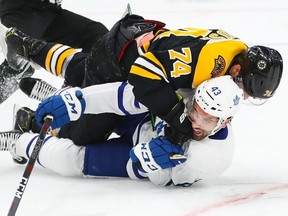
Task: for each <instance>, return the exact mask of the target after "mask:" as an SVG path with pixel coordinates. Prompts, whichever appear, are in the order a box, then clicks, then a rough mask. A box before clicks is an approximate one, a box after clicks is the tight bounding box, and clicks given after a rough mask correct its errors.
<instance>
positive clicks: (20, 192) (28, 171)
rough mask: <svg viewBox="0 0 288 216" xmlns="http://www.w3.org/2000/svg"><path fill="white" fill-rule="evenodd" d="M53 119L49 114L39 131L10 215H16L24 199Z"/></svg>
mask: <svg viewBox="0 0 288 216" xmlns="http://www.w3.org/2000/svg"><path fill="white" fill-rule="evenodd" d="M52 120H53V116H50V115H48V116H47V117H46V119H45V122H44V124H43V126H42V128H41V131H40V133H39V137H38V139H37V141H36V144H35V146H34V149H33V151H32V154H31V156H30V158H29V160H28V163H27V166H26V169H25V171H24V173H23V175H22V179H21V181H20V183H19V186H18V189H17V190H16V193H15V195H14V199H13V202H12V204H11V206H10V210H9V212H8V216H15V214H16V211H17V208H18V206H19V203H20V201H21V199H22V196H23V193H24V191H25V188H26V186H27V183H28V180H29V177H30V175H31V172H32V170H33V167H34V164H35V162H36V160H37V157H38V155H39V152H40V149H41V147H42V145H43V143H44V139H45V136H46V134H47V132H48V129H49V127H50V125H51V122H52Z"/></svg>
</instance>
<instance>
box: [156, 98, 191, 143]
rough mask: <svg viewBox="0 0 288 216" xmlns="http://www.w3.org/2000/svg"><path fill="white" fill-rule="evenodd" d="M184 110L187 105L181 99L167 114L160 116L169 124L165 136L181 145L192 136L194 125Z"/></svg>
mask: <svg viewBox="0 0 288 216" xmlns="http://www.w3.org/2000/svg"><path fill="white" fill-rule="evenodd" d="M184 110H185V105H184V103H183V100H182V99H181V100H180V101H179V102H178V103H177V104H176V105H175V106H174V107H173V109H172V110H171V111H170V112H169V113H168V114H167V115H165V116H159V117H160V118H161V119H163V120H164V121H166V122H167V123H168V124H169V126H166V127H165V131H164V133H165V137H166V138H167V139H169V140H170V141H171V142H172V143H177V144H179V145H183V144H184V143H185V142H186V141H188V140H189V139H191V138H192V125H191V122H190V121H189V119H188V118H187V116H186V114H185V112H184Z"/></svg>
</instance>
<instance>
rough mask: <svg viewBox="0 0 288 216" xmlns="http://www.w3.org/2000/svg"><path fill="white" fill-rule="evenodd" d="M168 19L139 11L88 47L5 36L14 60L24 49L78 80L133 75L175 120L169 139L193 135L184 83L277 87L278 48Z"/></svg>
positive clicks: (160, 112)
mask: <svg viewBox="0 0 288 216" xmlns="http://www.w3.org/2000/svg"><path fill="white" fill-rule="evenodd" d="M164 26H165V24H163V23H161V22H157V21H151V20H146V19H144V18H143V17H141V16H138V15H131V16H126V17H125V18H123V19H121V20H120V21H118V22H117V23H116V24H115V25H114V27H113V28H112V29H111V30H110V31H109V32H108V33H107V34H105V35H104V36H103V37H102V38H100V39H99V40H98V41H97V42H96V43H95V44H94V45H93V48H92V50H91V52H90V53H88V54H87V53H83V52H79V51H77V50H76V49H73V48H72V47H68V46H65V45H62V44H57V43H47V42H45V41H40V40H35V39H34V38H32V37H27V36H23V34H22V33H21V32H19V31H18V30H17V29H15V28H14V29H10V30H9V31H8V32H7V36H6V40H7V45H8V55H7V59H8V61H10V64H11V65H14V66H16V64H15V62H16V61H17V58H15V56H16V54H18V55H22V56H23V57H24V58H27V59H29V60H32V61H34V62H36V63H37V64H39V65H40V66H42V67H43V68H45V69H46V70H47V71H49V72H51V73H53V74H55V75H57V76H62V77H64V78H65V80H66V81H67V83H68V84H70V85H72V86H81V87H83V86H89V85H94V84H99V83H105V82H114V81H119V80H120V81H123V80H127V79H128V81H129V82H130V83H131V84H132V85H133V86H134V89H133V92H134V94H135V96H136V98H137V99H138V100H139V101H140V102H141V103H142V104H144V105H145V106H147V107H148V108H149V110H150V111H151V112H152V113H153V114H154V115H157V116H160V117H161V118H162V119H163V120H165V121H166V122H167V123H168V124H169V125H170V126H171V128H170V129H171V130H170V135H171V136H170V137H171V140H173V142H177V143H183V142H185V141H186V140H188V139H189V138H191V136H192V134H191V133H192V132H191V128H190V122H189V120H188V119H187V117H185V115H184V104H183V102H182V100H181V96H179V95H178V94H176V93H175V90H177V89H178V88H195V87H197V86H198V85H199V84H200V83H201V82H202V81H204V80H207V79H209V78H211V77H217V76H222V75H225V74H230V75H231V76H232V77H233V78H234V80H235V82H236V83H238V84H239V86H241V87H242V88H243V89H244V90H245V93H246V97H247V96H251V97H256V98H267V99H268V98H270V97H272V96H273V95H274V93H275V91H276V89H277V87H278V85H279V83H280V80H281V75H282V71H283V62H282V57H281V55H280V53H279V52H278V51H276V50H275V49H272V48H269V47H264V46H252V47H248V46H247V45H246V44H245V43H244V42H243V41H241V40H240V39H238V38H237V37H234V36H232V35H230V34H228V33H227V32H225V31H223V30H220V29H212V30H209V29H197V28H184V29H178V30H168V29H165V28H164ZM17 44H18V45H17ZM20 45H21V46H22V47H25V50H28V52H23V49H21V46H20ZM19 47H20V48H19ZM9 51H10V52H9ZM83 62H84V63H83ZM81 77H82V78H83V79H80V78H81ZM47 114H48V113H47Z"/></svg>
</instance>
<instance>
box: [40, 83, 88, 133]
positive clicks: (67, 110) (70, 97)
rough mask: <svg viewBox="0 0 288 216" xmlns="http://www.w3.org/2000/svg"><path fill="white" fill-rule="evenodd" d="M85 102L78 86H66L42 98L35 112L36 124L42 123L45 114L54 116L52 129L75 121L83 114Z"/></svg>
mask: <svg viewBox="0 0 288 216" xmlns="http://www.w3.org/2000/svg"><path fill="white" fill-rule="evenodd" d="M85 107H86V102H85V100H84V98H83V94H82V92H81V90H80V88H66V89H64V90H63V89H62V91H58V92H57V93H55V94H54V95H52V96H50V97H48V98H46V99H44V100H43V101H42V102H41V103H40V104H39V105H38V108H37V110H36V112H35V120H36V122H37V124H38V125H40V126H41V125H42V124H43V120H44V118H45V117H46V115H48V114H49V115H52V116H53V117H54V119H53V122H52V124H51V127H52V129H55V128H60V127H62V126H63V125H65V124H67V123H68V122H70V121H76V120H78V119H79V118H80V116H81V115H82V114H83V112H84V110H85Z"/></svg>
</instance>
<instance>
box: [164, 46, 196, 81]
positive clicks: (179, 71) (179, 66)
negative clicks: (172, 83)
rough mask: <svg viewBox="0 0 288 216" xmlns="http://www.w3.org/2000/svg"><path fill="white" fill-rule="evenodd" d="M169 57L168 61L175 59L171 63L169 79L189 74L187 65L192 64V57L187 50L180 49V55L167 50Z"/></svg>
mask: <svg viewBox="0 0 288 216" xmlns="http://www.w3.org/2000/svg"><path fill="white" fill-rule="evenodd" d="M169 56H170V59H177V60H176V61H175V62H174V63H173V70H172V71H171V77H179V76H181V75H187V74H189V73H191V66H190V65H189V64H190V63H191V62H192V55H191V50H190V49H189V48H182V53H181V52H177V51H175V50H169Z"/></svg>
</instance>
